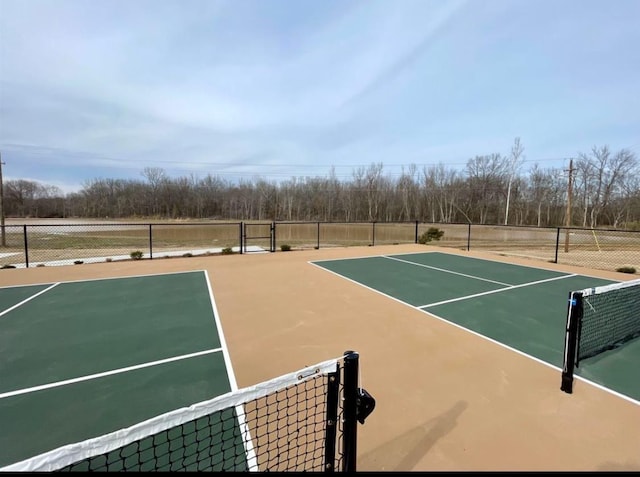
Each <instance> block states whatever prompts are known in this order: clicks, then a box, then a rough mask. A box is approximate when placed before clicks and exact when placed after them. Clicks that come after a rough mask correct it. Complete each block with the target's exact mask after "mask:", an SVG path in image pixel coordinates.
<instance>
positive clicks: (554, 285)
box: [312, 252, 640, 401]
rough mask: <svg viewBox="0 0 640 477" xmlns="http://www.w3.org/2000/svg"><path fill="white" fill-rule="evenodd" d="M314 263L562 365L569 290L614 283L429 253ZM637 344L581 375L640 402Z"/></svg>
mask: <svg viewBox="0 0 640 477" xmlns="http://www.w3.org/2000/svg"><path fill="white" fill-rule="evenodd" d="M312 263H313V264H314V265H316V266H319V267H321V268H324V269H326V270H329V271H331V272H333V273H336V274H338V275H340V276H342V277H345V278H347V279H349V280H351V281H354V282H357V283H359V284H361V285H363V286H366V287H368V288H370V289H373V290H375V291H377V292H380V293H383V294H385V295H387V296H389V297H392V298H394V299H396V300H398V301H401V302H404V303H406V304H407V305H410V306H412V307H415V308H418V309H420V310H422V311H425V312H427V313H429V314H432V315H435V316H437V317H438V318H440V319H443V320H445V321H447V322H450V323H453V324H455V325H457V326H460V327H463V328H465V329H467V330H469V331H471V332H474V333H476V334H479V335H482V336H484V337H486V338H489V339H491V340H494V341H495V342H497V343H499V344H501V345H504V346H507V347H509V348H511V349H513V350H516V351H518V352H520V353H524V354H526V355H528V356H530V357H533V358H535V359H537V360H539V361H541V362H544V363H546V364H548V365H551V366H553V367H556V368H558V392H561V391H560V382H561V372H560V370H561V368H562V364H563V352H564V339H565V328H566V319H567V306H568V297H569V292H571V291H576V290H582V289H584V288H590V287H595V286H600V285H606V284H609V283H613V282H611V281H609V280H603V279H599V278H593V277H589V276H582V275H575V274H567V273H561V272H557V271H552V270H545V269H540V268H533V267H525V266H519V265H512V264H506V263H501V262H496V261H491V260H483V259H477V258H470V257H464V256H460V255H449V254H446V253H438V252H428V253H417V254H416V253H413V254H401V255H388V256H377V257H366V258H354V259H341V260H326V261H316V262H312ZM638 363H640V339H635V340H632V341H629V342H627V343H625V344H624V345H622V346H620V347H619V348H617V349H614V350H610V351H606V352H603V353H601V354H599V355H597V356H594V357H593V358H589V359H587V360H584V361H582V362H581V363H580V367H579V368H578V369H576V373H575V374H576V376H577V377H581V378H583V379H586V380H588V381H590V382H592V383H596V384H597V385H600V386H601V387H604V388H607V389H608V390H611V391H613V392H615V393H619V394H621V395H624V396H626V397H628V398H630V399H631V400H634V401H640V366H639V365H638Z"/></svg>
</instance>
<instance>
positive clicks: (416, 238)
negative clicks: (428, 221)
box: [414, 220, 418, 243]
mask: <svg viewBox="0 0 640 477" xmlns="http://www.w3.org/2000/svg"><path fill="white" fill-rule="evenodd" d="M414 243H418V221H417V220H416V236H415V242H414Z"/></svg>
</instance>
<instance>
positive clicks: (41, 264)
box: [36, 263, 44, 267]
mask: <svg viewBox="0 0 640 477" xmlns="http://www.w3.org/2000/svg"><path fill="white" fill-rule="evenodd" d="M36 267H44V263H39V264H38V265H36Z"/></svg>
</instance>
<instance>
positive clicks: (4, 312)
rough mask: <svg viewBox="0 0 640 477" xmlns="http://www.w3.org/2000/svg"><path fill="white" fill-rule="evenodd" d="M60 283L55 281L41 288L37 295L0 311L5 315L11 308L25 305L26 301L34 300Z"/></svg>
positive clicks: (0, 314)
mask: <svg viewBox="0 0 640 477" xmlns="http://www.w3.org/2000/svg"><path fill="white" fill-rule="evenodd" d="M58 285H60V282H58V283H54V284H53V285H51V286H50V287H47V288H45V289H44V290H40V291H39V292H38V293H36V294H35V295H31V296H30V297H29V298H27V299H25V300H22V301H21V302H20V303H16V304H15V305H13V306H12V307H11V308H7V309H6V310H4V311H3V312H2V313H0V316H2V315H5V314H6V313H9V312H10V311H11V310H15V309H16V308H18V307H20V306H22V305H24V304H25V303H27V302H28V301H31V300H33V299H34V298H36V297H38V296H40V295H42V294H43V293H46V292H48V291H49V290H51V289H52V288H53V287H56V286H58Z"/></svg>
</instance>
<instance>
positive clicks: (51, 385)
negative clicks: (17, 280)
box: [0, 271, 235, 467]
mask: <svg viewBox="0 0 640 477" xmlns="http://www.w3.org/2000/svg"><path fill="white" fill-rule="evenodd" d="M218 329H219V328H218V325H217V323H216V316H215V302H214V301H213V294H212V292H211V290H210V286H209V282H208V280H207V277H206V274H205V272H202V271H198V272H189V273H175V274H165V275H152V276H140V277H130V278H118V279H108V280H89V281H78V282H66V283H57V284H54V283H51V284H42V285H37V286H24V287H7V288H3V289H0V365H1V368H0V422H1V423H2V426H1V428H0V449H1V451H0V467H2V466H5V465H8V464H11V463H14V462H18V461H20V460H23V459H26V458H29V457H32V456H34V455H36V454H40V453H43V452H46V451H49V450H52V449H54V448H57V447H59V446H62V445H65V444H70V443H74V442H78V441H83V440H86V439H89V438H93V437H97V436H100V435H103V434H106V433H109V432H113V431H115V430H118V429H121V428H124V427H129V426H131V425H134V424H137V423H139V422H141V421H144V420H146V419H149V418H151V417H154V416H157V415H160V414H163V413H166V412H169V411H173V410H175V409H179V408H182V407H185V406H189V405H191V404H194V403H197V402H201V401H204V400H208V399H211V398H213V397H216V396H219V395H221V394H224V393H226V392H228V391H231V390H234V386H235V379H234V378H233V373H232V370H230V369H228V366H227V364H226V363H227V362H228V360H227V359H225V353H226V350H223V348H222V343H224V340H223V339H222V338H221V336H220V335H219V333H218ZM232 383H233V384H232Z"/></svg>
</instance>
